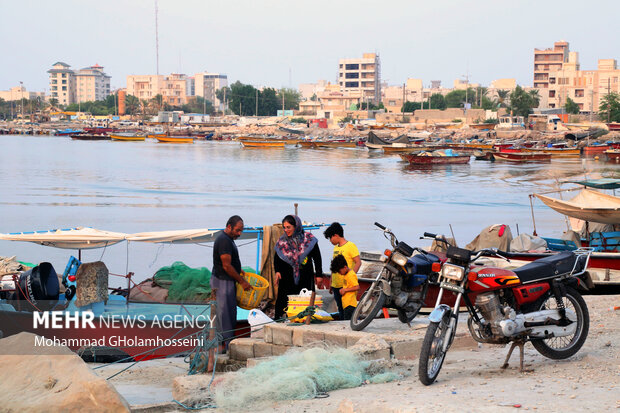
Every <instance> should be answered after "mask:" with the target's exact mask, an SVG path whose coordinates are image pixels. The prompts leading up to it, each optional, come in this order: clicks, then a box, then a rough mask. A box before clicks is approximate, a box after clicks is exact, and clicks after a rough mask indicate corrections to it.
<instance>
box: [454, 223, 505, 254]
mask: <svg viewBox="0 0 620 413" xmlns="http://www.w3.org/2000/svg"><path fill="white" fill-rule="evenodd" d="M500 234H501V235H500ZM511 242H512V232H511V231H510V227H509V226H508V225H502V224H495V225H491V226H489V227H486V228H485V229H483V230H482V231H481V232H480V234H478V236H476V238H474V239H473V241H472V242H470V243H469V244H467V246H466V247H465V248H467V249H468V250H472V251H479V250H481V249H483V248H497V249H499V250H501V251H510V243H511Z"/></svg>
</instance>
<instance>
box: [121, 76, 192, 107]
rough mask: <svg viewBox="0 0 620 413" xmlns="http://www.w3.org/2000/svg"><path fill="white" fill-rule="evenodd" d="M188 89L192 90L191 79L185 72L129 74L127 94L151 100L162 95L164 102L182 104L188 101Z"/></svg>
mask: <svg viewBox="0 0 620 413" xmlns="http://www.w3.org/2000/svg"><path fill="white" fill-rule="evenodd" d="M188 91H189V92H191V79H189V78H188V77H187V76H185V75H184V74H178V73H172V74H170V76H164V75H129V76H127V94H128V95H132V96H135V97H137V98H138V99H145V100H150V99H153V98H154V97H155V96H157V95H161V97H162V103H167V104H169V105H171V106H180V105H185V104H186V103H187V102H188V96H189V95H188Z"/></svg>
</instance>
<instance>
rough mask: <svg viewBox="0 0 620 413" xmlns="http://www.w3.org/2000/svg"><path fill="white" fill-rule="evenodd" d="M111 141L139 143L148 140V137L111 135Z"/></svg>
mask: <svg viewBox="0 0 620 413" xmlns="http://www.w3.org/2000/svg"><path fill="white" fill-rule="evenodd" d="M110 139H112V140H113V141H126V142H137V141H144V140H146V136H123V135H110Z"/></svg>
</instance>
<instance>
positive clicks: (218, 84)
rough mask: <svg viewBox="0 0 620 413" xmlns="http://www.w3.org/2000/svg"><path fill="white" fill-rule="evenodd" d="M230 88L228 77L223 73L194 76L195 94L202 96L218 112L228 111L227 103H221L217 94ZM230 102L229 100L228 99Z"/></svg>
mask: <svg viewBox="0 0 620 413" xmlns="http://www.w3.org/2000/svg"><path fill="white" fill-rule="evenodd" d="M226 86H228V77H227V76H226V75H223V74H221V73H209V72H203V73H196V75H195V76H194V94H195V96H200V97H202V98H204V99H206V100H208V101H209V102H211V103H212V104H213V108H214V109H215V110H216V111H218V112H224V111H225V110H226V107H225V105H226V102H222V101H220V100H219V99H218V98H217V96H216V94H215V92H216V91H218V90H220V89H221V88H223V87H226ZM226 100H229V99H226Z"/></svg>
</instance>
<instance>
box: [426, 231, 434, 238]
mask: <svg viewBox="0 0 620 413" xmlns="http://www.w3.org/2000/svg"><path fill="white" fill-rule="evenodd" d="M424 236H425V237H429V238H437V234H431V233H430V232H425V233H424Z"/></svg>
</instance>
